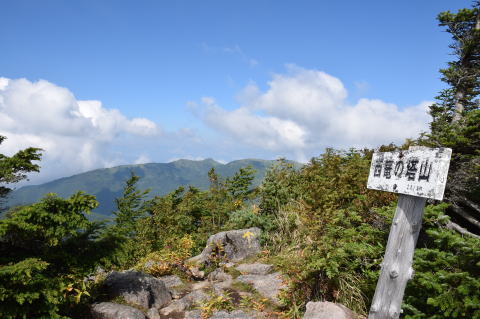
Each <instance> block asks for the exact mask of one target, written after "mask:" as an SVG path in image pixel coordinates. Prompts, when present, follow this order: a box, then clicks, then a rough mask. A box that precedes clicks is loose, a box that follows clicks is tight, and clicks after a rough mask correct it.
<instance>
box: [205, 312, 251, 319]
mask: <svg viewBox="0 0 480 319" xmlns="http://www.w3.org/2000/svg"><path fill="white" fill-rule="evenodd" d="M210 319H255V317H252V316H250V315H248V314H246V313H245V312H243V311H242V310H235V311H232V312H226V311H223V310H222V311H216V312H214V313H213V315H212V316H211V317H210Z"/></svg>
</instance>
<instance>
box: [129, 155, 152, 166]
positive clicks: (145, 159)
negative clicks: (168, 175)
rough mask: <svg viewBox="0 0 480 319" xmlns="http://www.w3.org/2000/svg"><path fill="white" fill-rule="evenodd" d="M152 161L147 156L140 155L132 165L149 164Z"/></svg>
mask: <svg viewBox="0 0 480 319" xmlns="http://www.w3.org/2000/svg"><path fill="white" fill-rule="evenodd" d="M151 162H152V160H151V159H150V157H149V156H148V155H145V154H142V155H140V156H139V157H137V159H136V160H135V161H133V164H146V163H151Z"/></svg>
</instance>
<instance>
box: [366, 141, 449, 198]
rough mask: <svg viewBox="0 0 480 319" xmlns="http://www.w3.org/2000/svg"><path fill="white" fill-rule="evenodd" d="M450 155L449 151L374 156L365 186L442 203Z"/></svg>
mask: <svg viewBox="0 0 480 319" xmlns="http://www.w3.org/2000/svg"><path fill="white" fill-rule="evenodd" d="M451 156H452V150H451V149H449V148H419V147H414V148H410V149H409V150H408V151H398V152H385V153H374V154H373V158H372V165H371V167H370V175H369V176H368V183H367V187H368V188H370V189H377V190H381V191H387V192H393V193H400V194H407V195H413V196H418V197H426V198H432V199H437V200H442V199H443V192H444V190H445V184H446V183H447V174H448V167H449V165H450V157H451Z"/></svg>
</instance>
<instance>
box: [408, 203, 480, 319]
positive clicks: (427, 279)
mask: <svg viewBox="0 0 480 319" xmlns="http://www.w3.org/2000/svg"><path fill="white" fill-rule="evenodd" d="M446 207H447V205H446V204H442V205H437V206H428V207H427V208H426V209H425V217H424V232H425V234H424V238H423V239H422V241H421V242H419V245H418V246H417V249H416V250H415V257H414V264H413V268H414V270H415V277H414V278H413V280H412V281H411V282H409V284H408V286H407V290H406V295H405V298H404V303H405V304H404V309H405V317H406V318H434V319H440V318H465V319H466V318H471V319H474V318H480V239H478V238H474V237H471V236H466V237H463V236H462V235H460V234H458V233H456V232H454V231H451V230H448V229H446V228H445V225H446V223H447V222H448V220H449V217H448V216H446V215H445V214H444V211H445V209H446Z"/></svg>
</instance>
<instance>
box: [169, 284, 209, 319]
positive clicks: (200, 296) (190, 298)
mask: <svg viewBox="0 0 480 319" xmlns="http://www.w3.org/2000/svg"><path fill="white" fill-rule="evenodd" d="M209 298H210V296H208V295H207V294H206V293H204V292H203V291H201V290H195V291H192V292H191V293H189V294H188V295H186V296H185V297H183V298H181V299H178V300H174V301H172V302H171V303H170V304H169V305H168V306H167V307H165V308H163V309H160V314H161V315H163V316H166V315H169V314H171V313H172V312H175V311H177V312H180V311H184V310H185V309H187V308H190V307H191V306H194V305H195V304H198V303H200V302H202V301H205V300H207V299H209Z"/></svg>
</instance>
